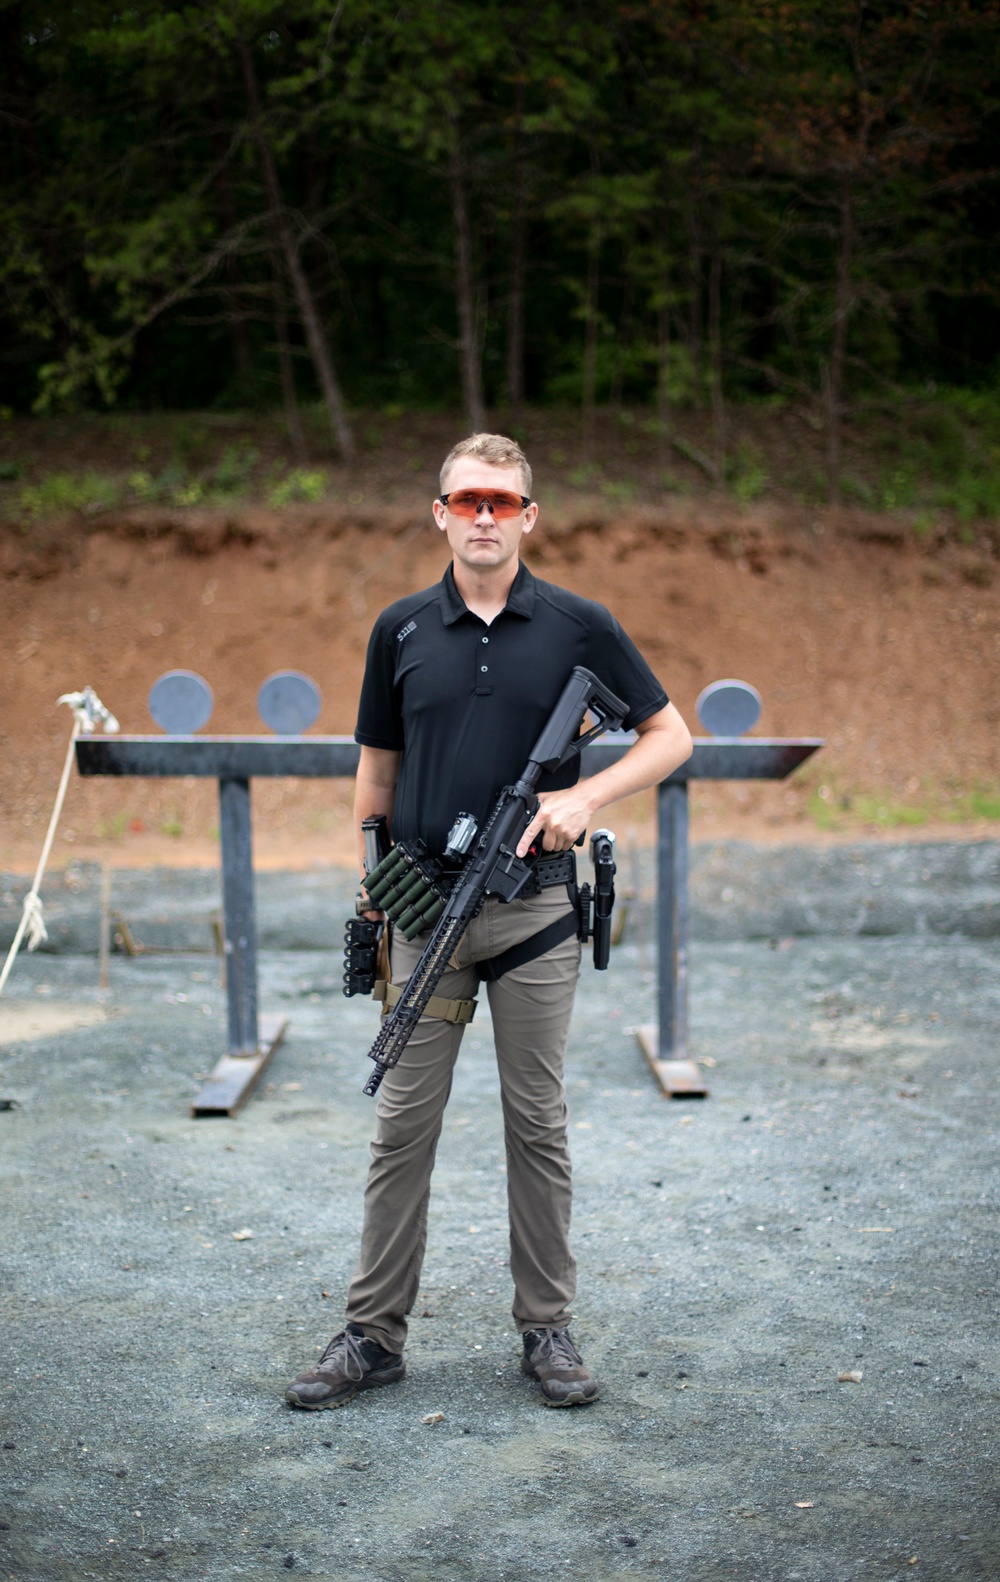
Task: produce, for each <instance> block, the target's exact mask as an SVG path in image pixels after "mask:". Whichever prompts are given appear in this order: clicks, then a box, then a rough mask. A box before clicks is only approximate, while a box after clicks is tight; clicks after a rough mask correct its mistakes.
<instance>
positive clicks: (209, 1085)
mask: <svg viewBox="0 0 1000 1582" xmlns="http://www.w3.org/2000/svg"><path fill="white" fill-rule="evenodd" d="M287 1031H288V1017H287V1016H262V1017H261V1018H260V1025H259V1037H260V1043H259V1044H258V1046H257V1053H256V1054H255V1055H223V1056H222V1059H221V1060H220V1061H219V1063H218V1065H217V1066H216V1067H215V1070H214V1071H213V1072H212V1075H211V1076H210V1077H209V1079H208V1081H207V1082H206V1083H205V1086H204V1087H203V1088H202V1090H201V1092H200V1093H199V1094H198V1097H197V1098H196V1099H195V1101H194V1103H193V1104H192V1105H191V1114H192V1115H229V1116H233V1115H236V1114H237V1113H238V1111H239V1110H240V1109H242V1107H243V1105H244V1104H245V1103H246V1101H247V1099H248V1098H249V1097H250V1095H251V1093H252V1092H253V1090H254V1088H255V1087H256V1086H257V1083H258V1082H259V1080H260V1076H261V1073H262V1071H263V1070H264V1067H265V1066H266V1065H267V1063H268V1061H269V1060H270V1058H271V1056H272V1055H273V1054H274V1051H275V1050H276V1049H277V1047H278V1045H279V1044H280V1043H281V1040H282V1039H283V1038H284V1036H285V1033H286V1032H287Z"/></svg>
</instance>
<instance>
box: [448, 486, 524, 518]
mask: <svg viewBox="0 0 1000 1582" xmlns="http://www.w3.org/2000/svg"><path fill="white" fill-rule="evenodd" d="M484 502H485V503H486V504H487V505H488V506H489V508H490V510H491V511H492V512H493V515H494V516H495V517H497V518H499V519H500V520H501V521H503V520H504V518H506V517H510V516H520V514H521V512H522V511H523V510H524V506H523V505H522V504H521V496H520V495H519V494H508V492H507V490H506V489H485V490H480V489H458V490H456V491H455V492H453V493H452V494H449V496H448V510H449V511H450V512H451V513H452V515H453V516H469V517H472V516H478V515H479V507H480V505H482V504H483V503H484Z"/></svg>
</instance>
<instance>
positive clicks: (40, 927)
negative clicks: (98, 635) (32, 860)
mask: <svg viewBox="0 0 1000 1582" xmlns="http://www.w3.org/2000/svg"><path fill="white" fill-rule="evenodd" d="M59 703H67V704H68V705H69V707H70V708H71V709H72V711H73V729H72V731H71V732H70V738H69V746H68V747H67V749H66V761H65V763H64V764H63V770H62V774H61V776H60V778H59V789H58V791H57V792H56V800H55V806H54V807H53V809H52V817H51V818H50V819H49V827H48V831H47V833H46V836H45V844H44V846H43V847H42V855H41V856H40V857H39V859H38V867H37V868H36V869H35V877H34V879H33V880H32V883H31V889H30V890H29V891H28V893H27V895H26V896H25V898H24V901H23V903H22V907H21V921H20V923H18V925H17V932H16V934H15V935H14V939H13V942H12V944H11V947H10V949H9V950H8V952H7V959H6V961H5V962H4V964H3V971H2V972H0V994H2V993H3V990H4V984H5V983H6V982H7V979H8V978H9V977H10V970H11V968H12V967H13V965H14V957H15V956H16V955H17V953H18V951H19V950H20V948H21V941H22V939H23V938H24V936H25V934H27V936H28V949H29V951H30V950H37V949H38V947H39V945H41V944H44V942H45V940H47V939H48V937H49V936H48V931H47V929H46V927H45V917H44V914H43V911H42V898H41V896H40V895H39V893H38V890H39V886H40V885H41V882H42V876H43V874H44V873H45V866H46V864H47V862H48V860H49V853H50V852H51V850H52V842H53V841H54V840H55V838H56V829H57V828H58V825H59V817H60V814H61V813H62V808H63V803H64V802H65V800H66V790H67V787H68V786H69V777H70V773H71V771H72V768H73V758H74V755H75V752H76V739H77V737H78V736H90V735H92V734H93V732H94V731H95V730H96V728H97V726H98V725H99V724H100V725H103V726H104V729H105V731H106V732H107V733H108V735H112V736H113V735H114V734H115V733H116V732H117V730H118V721H117V720H116V719H115V717H114V715H113V714H112V713H110V711H109V710H108V709H106V708H105V707H104V704H103V703H102V702H101V700H100V698H99V697H98V696H97V693H96V692H95V691H94V690H93V688H92V687H84V689H83V691H82V692H66V693H64V694H63V696H62V697H61V698H59V699H58V701H57V707H58V704H59Z"/></svg>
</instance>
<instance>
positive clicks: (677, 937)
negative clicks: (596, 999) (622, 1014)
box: [656, 781, 688, 1060]
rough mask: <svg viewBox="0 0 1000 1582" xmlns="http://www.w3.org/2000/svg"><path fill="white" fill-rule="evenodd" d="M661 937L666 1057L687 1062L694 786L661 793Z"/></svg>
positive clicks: (658, 888) (662, 1036) (658, 852)
mask: <svg viewBox="0 0 1000 1582" xmlns="http://www.w3.org/2000/svg"><path fill="white" fill-rule="evenodd" d="M657 823H658V826H659V827H658V831H657V843H656V865H657V875H656V878H657V885H656V896H657V900H656V906H657V919H656V936H657V941H658V943H659V1008H660V1039H659V1045H660V1047H659V1057H660V1059H661V1060H685V1059H686V1058H687V1041H688V1007H687V952H688V788H687V782H686V781H683V782H682V783H681V784H680V785H669V784H667V785H661V786H660V787H659V790H658V793H657Z"/></svg>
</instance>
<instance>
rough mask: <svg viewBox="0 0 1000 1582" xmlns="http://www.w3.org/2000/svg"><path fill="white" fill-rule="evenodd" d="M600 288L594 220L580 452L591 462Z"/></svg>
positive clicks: (589, 257) (598, 237)
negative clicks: (581, 448) (581, 445)
mask: <svg viewBox="0 0 1000 1582" xmlns="http://www.w3.org/2000/svg"><path fill="white" fill-rule="evenodd" d="M600 288H601V233H600V231H599V229H598V222H597V220H596V219H595V220H594V223H593V226H592V228H591V232H590V241H589V244H588V247H587V307H586V312H587V322H586V327H585V332H584V340H583V450H584V458H585V460H586V461H587V462H588V463H589V462H593V460H594V441H595V428H596V416H597V414H596V402H597V305H598V298H599V293H600Z"/></svg>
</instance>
